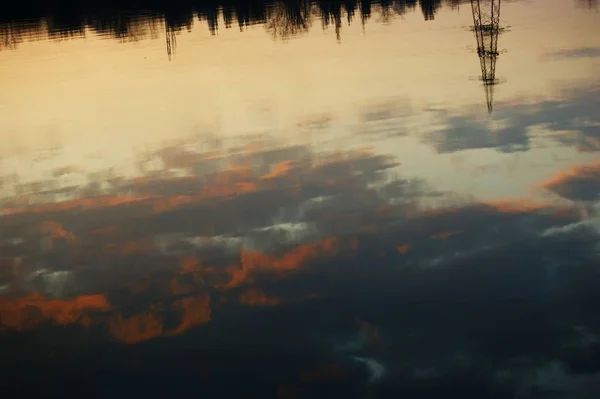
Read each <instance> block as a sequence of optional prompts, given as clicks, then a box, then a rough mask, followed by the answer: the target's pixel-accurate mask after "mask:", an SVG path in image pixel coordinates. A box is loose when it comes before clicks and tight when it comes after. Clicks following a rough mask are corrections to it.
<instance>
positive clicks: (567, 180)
mask: <svg viewBox="0 0 600 399" xmlns="http://www.w3.org/2000/svg"><path fill="white" fill-rule="evenodd" d="M599 186H600V161H597V162H595V163H593V164H590V165H579V166H573V167H571V168H570V169H568V170H566V171H562V172H559V173H557V174H556V175H554V176H552V177H551V178H550V179H548V180H547V181H545V182H543V183H542V187H543V188H545V189H546V190H550V191H554V192H556V193H557V194H559V195H561V196H563V197H565V198H570V199H575V200H577V199H584V200H585V199H596V198H597V195H598V189H599Z"/></svg>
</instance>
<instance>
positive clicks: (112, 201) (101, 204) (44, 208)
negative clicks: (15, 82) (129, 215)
mask: <svg viewBox="0 0 600 399" xmlns="http://www.w3.org/2000/svg"><path fill="white" fill-rule="evenodd" d="M149 198H150V197H148V196H122V197H121V196H109V195H106V196H101V197H94V198H80V199H74V200H68V201H61V202H53V203H47V204H41V205H35V206H25V207H13V208H4V209H2V213H3V214H4V215H20V214H25V213H47V212H48V213H49V212H59V211H70V210H77V209H79V210H81V209H84V210H87V209H96V208H105V207H112V206H119V205H125V204H132V203H139V202H143V201H146V200H148V199H149Z"/></svg>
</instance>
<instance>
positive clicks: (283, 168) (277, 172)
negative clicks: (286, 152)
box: [261, 161, 296, 179]
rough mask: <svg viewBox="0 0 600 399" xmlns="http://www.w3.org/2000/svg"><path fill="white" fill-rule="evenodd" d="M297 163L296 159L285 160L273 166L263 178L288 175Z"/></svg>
mask: <svg viewBox="0 0 600 399" xmlns="http://www.w3.org/2000/svg"><path fill="white" fill-rule="evenodd" d="M295 165H296V163H295V162H294V161H283V162H279V163H276V164H275V165H273V166H272V170H271V172H270V173H267V174H265V175H262V176H261V179H274V178H276V177H280V176H285V175H287V174H288V173H289V172H290V171H291V170H292V169H293V168H294V166H295Z"/></svg>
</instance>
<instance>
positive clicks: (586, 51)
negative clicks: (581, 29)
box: [544, 47, 600, 59]
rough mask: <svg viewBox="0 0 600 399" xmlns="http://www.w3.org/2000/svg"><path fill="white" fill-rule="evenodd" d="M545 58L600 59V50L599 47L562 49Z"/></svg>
mask: <svg viewBox="0 0 600 399" xmlns="http://www.w3.org/2000/svg"><path fill="white" fill-rule="evenodd" d="M544 57H545V58H554V59H562V58H596V57H600V48H598V47H580V48H569V49H561V50H557V51H553V52H550V53H547V54H546V55H545V56H544Z"/></svg>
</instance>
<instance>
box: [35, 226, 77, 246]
mask: <svg viewBox="0 0 600 399" xmlns="http://www.w3.org/2000/svg"><path fill="white" fill-rule="evenodd" d="M40 231H41V233H42V234H45V235H48V236H50V238H52V239H54V240H57V239H59V238H64V239H66V240H67V241H71V242H73V241H75V235H74V234H73V233H71V232H70V231H67V230H65V229H64V227H63V226H62V224H60V223H58V222H54V221H47V222H44V223H42V226H41V227H40Z"/></svg>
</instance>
